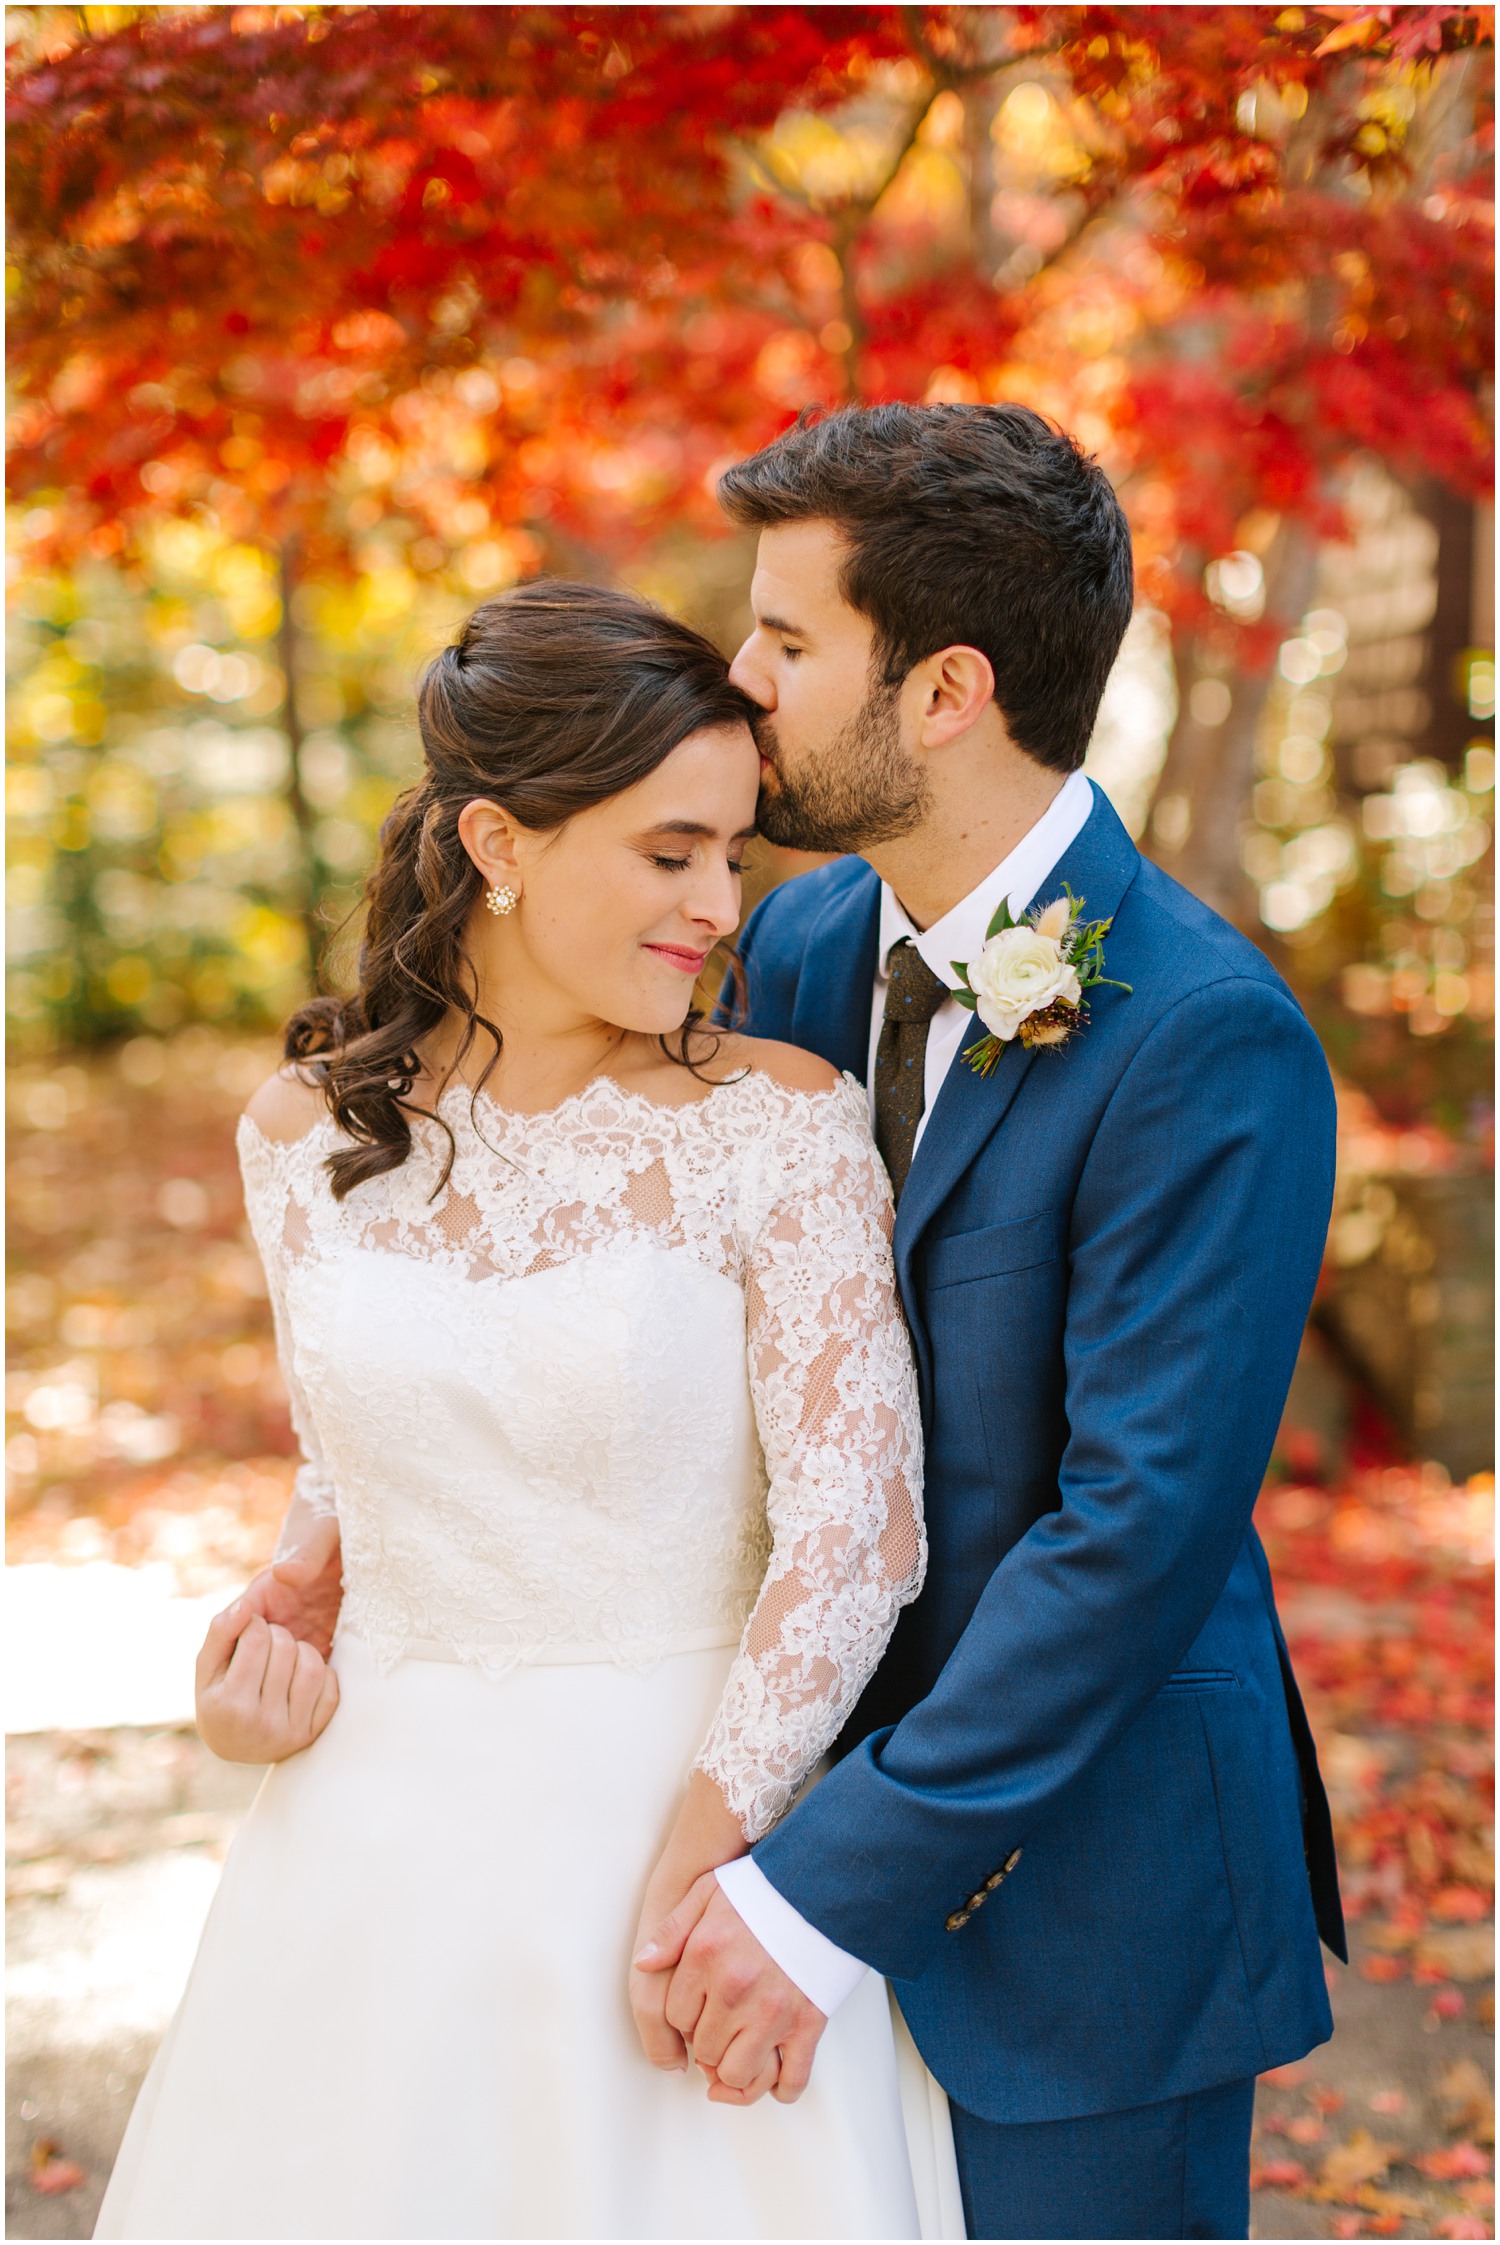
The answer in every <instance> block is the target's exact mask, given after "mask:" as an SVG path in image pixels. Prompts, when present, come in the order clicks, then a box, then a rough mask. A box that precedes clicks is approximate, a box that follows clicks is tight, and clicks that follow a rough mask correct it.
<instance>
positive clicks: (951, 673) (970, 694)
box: [910, 647, 995, 748]
mask: <svg viewBox="0 0 1500 2245" xmlns="http://www.w3.org/2000/svg"><path fill="white" fill-rule="evenodd" d="M910 684H911V685H913V686H917V687H918V688H919V690H920V692H921V696H922V704H921V740H922V746H923V747H924V748H941V747H943V745H944V744H945V743H946V742H948V741H952V740H957V739H958V737H959V735H960V734H961V733H967V732H968V730H969V728H970V727H971V726H973V725H977V724H978V722H979V720H980V718H981V717H982V716H983V714H984V712H985V711H986V709H988V708H989V706H990V704H991V703H992V702H993V701H994V699H995V673H994V672H993V670H991V668H990V661H989V657H988V656H987V655H982V654H981V653H980V652H979V649H978V648H977V647H944V648H943V649H942V650H941V652H940V653H938V654H936V655H929V656H928V657H927V660H926V661H925V662H921V663H918V664H917V665H916V667H915V670H914V672H913V674H912V678H911V681H910Z"/></svg>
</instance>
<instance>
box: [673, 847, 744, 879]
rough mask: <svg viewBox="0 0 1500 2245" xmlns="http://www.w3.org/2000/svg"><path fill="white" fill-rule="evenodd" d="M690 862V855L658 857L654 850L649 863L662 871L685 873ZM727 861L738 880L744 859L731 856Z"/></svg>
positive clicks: (742, 870) (741, 872)
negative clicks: (657, 866)
mask: <svg viewBox="0 0 1500 2245" xmlns="http://www.w3.org/2000/svg"><path fill="white" fill-rule="evenodd" d="M692 862H693V861H692V859H691V858H690V857H658V856H657V855H656V853H655V852H654V851H653V853H652V857H651V863H652V864H653V865H659V866H660V867H661V869H662V871H663V872H664V873H685V872H686V871H687V869H688V867H689V866H690V865H691V864H692ZM728 862H729V870H730V872H731V873H732V874H734V876H735V878H736V879H737V880H738V879H739V877H740V876H741V875H742V874H743V872H744V870H745V861H744V859H743V858H738V857H732V858H730V859H729V861H728Z"/></svg>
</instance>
